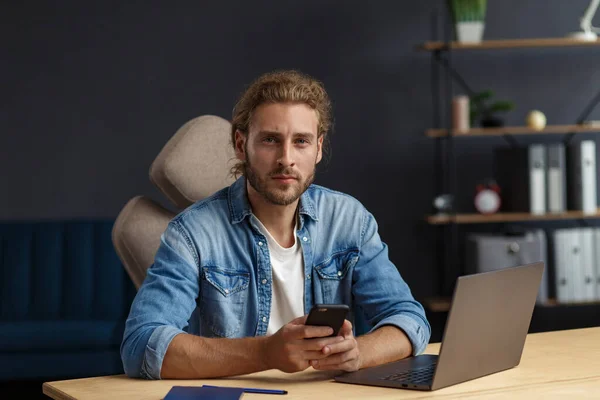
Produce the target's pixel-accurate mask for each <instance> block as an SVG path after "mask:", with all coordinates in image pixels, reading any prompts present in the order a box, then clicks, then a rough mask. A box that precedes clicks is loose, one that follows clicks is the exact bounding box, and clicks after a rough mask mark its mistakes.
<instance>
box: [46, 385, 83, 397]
mask: <svg viewBox="0 0 600 400" xmlns="http://www.w3.org/2000/svg"><path fill="white" fill-rule="evenodd" d="M42 393H43V394H45V395H46V396H49V397H51V398H53V399H59V400H63V399H64V400H77V399H76V398H75V397H71V396H69V395H68V394H66V393H65V392H63V391H62V390H60V389H57V388H55V387H54V386H52V385H50V383H49V382H44V384H43V385H42Z"/></svg>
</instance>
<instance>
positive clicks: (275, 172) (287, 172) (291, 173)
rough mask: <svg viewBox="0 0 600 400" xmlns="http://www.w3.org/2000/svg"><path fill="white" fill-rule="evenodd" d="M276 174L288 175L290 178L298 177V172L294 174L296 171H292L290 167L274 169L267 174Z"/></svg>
mask: <svg viewBox="0 0 600 400" xmlns="http://www.w3.org/2000/svg"><path fill="white" fill-rule="evenodd" d="M276 175H289V176H291V177H292V178H295V179H300V177H299V176H298V174H296V173H294V171H292V170H290V169H286V168H283V169H278V170H275V171H273V172H271V173H270V174H269V176H276Z"/></svg>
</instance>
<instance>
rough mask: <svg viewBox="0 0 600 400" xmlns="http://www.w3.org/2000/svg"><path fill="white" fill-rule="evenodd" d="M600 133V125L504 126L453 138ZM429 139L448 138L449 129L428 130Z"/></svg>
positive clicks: (461, 133) (455, 132) (460, 132)
mask: <svg viewBox="0 0 600 400" xmlns="http://www.w3.org/2000/svg"><path fill="white" fill-rule="evenodd" d="M584 132H600V125H548V126H546V127H545V128H544V129H542V130H535V129H532V128H530V127H528V126H503V127H501V128H473V129H468V130H453V131H451V134H452V136H453V137H456V138H460V137H472V136H503V135H546V134H563V135H565V134H567V133H584ZM425 135H426V136H428V137H432V138H435V137H446V136H448V130H447V129H428V130H426V131H425Z"/></svg>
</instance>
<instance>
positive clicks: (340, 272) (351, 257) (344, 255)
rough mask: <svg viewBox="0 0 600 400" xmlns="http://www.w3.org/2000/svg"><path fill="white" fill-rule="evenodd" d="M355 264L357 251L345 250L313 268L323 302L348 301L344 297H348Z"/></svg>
mask: <svg viewBox="0 0 600 400" xmlns="http://www.w3.org/2000/svg"><path fill="white" fill-rule="evenodd" d="M357 262H358V250H346V251H343V252H339V253H335V254H334V255H332V256H331V257H330V258H329V259H327V260H325V261H324V262H322V263H320V264H319V265H317V266H316V267H315V271H317V275H318V277H319V281H320V283H321V288H322V291H323V301H324V302H326V303H332V304H336V303H343V302H347V301H348V300H349V299H346V297H348V296H349V295H350V288H351V283H352V270H353V268H354V266H355V265H356V263H357Z"/></svg>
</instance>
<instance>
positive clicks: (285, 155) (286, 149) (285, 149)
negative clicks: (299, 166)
mask: <svg viewBox="0 0 600 400" xmlns="http://www.w3.org/2000/svg"><path fill="white" fill-rule="evenodd" d="M277 163H278V164H279V165H281V166H283V167H291V166H293V165H294V163H295V161H294V149H293V147H292V144H291V143H288V142H285V143H283V144H282V145H281V153H280V154H279V159H278V160H277Z"/></svg>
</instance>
